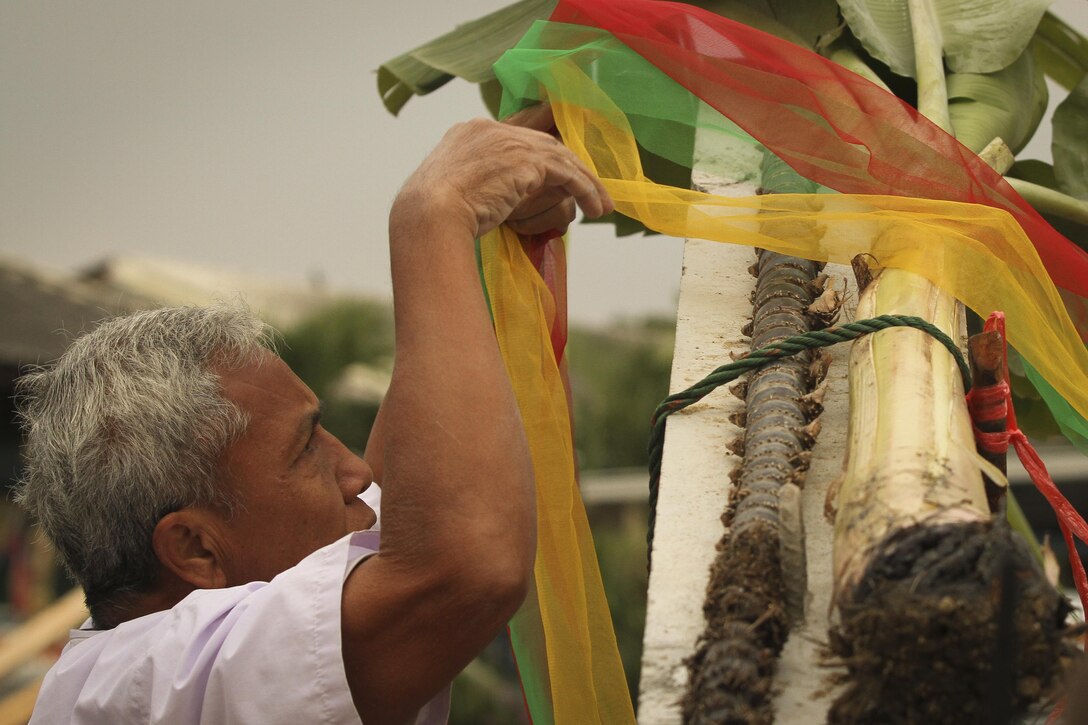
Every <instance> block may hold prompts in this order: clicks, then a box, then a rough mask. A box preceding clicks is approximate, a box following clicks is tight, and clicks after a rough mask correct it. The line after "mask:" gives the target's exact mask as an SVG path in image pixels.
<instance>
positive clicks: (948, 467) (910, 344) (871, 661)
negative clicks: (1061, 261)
mask: <svg viewBox="0 0 1088 725" xmlns="http://www.w3.org/2000/svg"><path fill="white" fill-rule="evenodd" d="M908 8H909V12H910V21H911V29H912V32H913V41H914V56H915V64H916V65H915V77H916V79H917V81H918V108H919V110H920V111H921V112H922V113H923V114H924V115H926V116H927V117H928V118H929V119H930V120H932V121H934V122H935V123H937V124H938V125H940V126H942V127H943V128H944V129H945V130H946V131H949V132H951V131H952V128H951V119H950V116H949V112H948V95H947V87H946V83H945V75H944V68H943V63H942V47H941V38H940V31H939V28H938V25H937V22H936V19H935V17H934V15H933V5H932V3H930V2H927V0H909V3H908ZM976 150H978V149H976ZM870 271H871V270H870ZM864 276H865V277H868V274H866V275H864ZM864 281H865V280H861V279H859V289H860V297H859V304H858V311H857V314H858V317H859V318H865V317H871V316H876V315H881V314H901V315H916V316H919V317H922V318H924V319H926V320H928V321H930V322H931V323H933V324H935V325H936V326H937V327H939V328H940V329H942V330H943V331H944V332H945V333H946V334H948V335H950V336H952V337H953V338H954V339H956V338H957V337H962V335H963V333H964V329H965V325H964V312H963V307H962V305H960V304H959V303H958V302H956V301H955V300H954V299H952V298H951V297H950V296H949V295H947V294H946V293H944V292H943V291H941V290H940V289H939V288H937V287H936V286H934V285H933V284H932V283H930V282H929V281H928V280H926V279H924V278H923V277H921V276H919V275H915V274H912V273H909V272H905V271H902V270H895V269H885V270H880V271H877V273H876V274H875V277H873V278H872V281H871V282H869V283H868V284H867V285H866V284H864ZM849 426H850V433H849V437H848V448H847V453H846V465H845V472H844V477H843V480H842V483H841V485H840V486H839V489H838V494H837V500H836V502H835V504H836V506H837V515H836V518H835V538H834V574H835V602H836V606H837V608H838V614H839V624H838V625H837V628H836V629H835V630H834V631H833V632H832V649H833V650H834V651H836V652H837V653H838V654H839V655H841V656H842V657H843V659H844V661H845V662H846V663H847V665H848V669H849V670H850V674H851V678H852V679H851V684H850V686H849V687H848V688H847V689H846V691H845V692H844V694H843V695H842V696H841V697H840V698H839V699H838V700H837V701H836V703H835V705H834V706H833V707H832V710H831V713H830V718H829V719H830V721H831V722H893V721H894V722H901V721H902V722H997V721H1006V720H1005V719H1002V718H1005V717H1006V714H1007V713H1010V712H1013V711H1016V710H1020V709H1022V708H1024V707H1025V706H1026V705H1027V704H1028V703H1030V702H1031V701H1033V700H1035V699H1037V698H1038V697H1040V696H1041V695H1042V694H1043V691H1044V689H1045V686H1046V685H1048V684H1050V683H1052V682H1053V681H1054V679H1055V677H1056V675H1057V673H1058V672H1059V664H1058V661H1059V650H1060V636H1059V632H1060V630H1061V625H1062V617H1063V616H1064V613H1065V610H1064V608H1063V604H1062V600H1061V598H1060V596H1059V595H1058V594H1057V593H1056V592H1055V591H1053V589H1052V588H1051V587H1050V586H1049V585H1048V584H1047V582H1046V581H1045V579H1044V577H1043V576H1042V572H1041V571H1040V570H1039V569H1038V567H1037V566H1035V563H1034V562H1033V560H1032V557H1031V555H1030V554H1029V553H1028V550H1027V547H1026V546H1025V545H1024V543H1023V542H1022V540H1021V539H1019V538H1018V537H1015V536H1013V535H1012V534H1011V532H1010V530H1009V527H1008V526H1007V524H1005V523H1003V522H1002V521H1001V518H1000V517H995V516H993V513H994V512H992V511H991V510H990V505H989V503H988V500H987V496H986V489H985V484H984V481H983V477H982V475H981V472H980V468H979V465H978V463H977V453H976V452H975V442H974V436H973V433H972V429H971V422H970V418H969V415H968V411H967V406H966V403H965V400H964V384H963V382H962V380H961V377H960V373H959V371H958V368H957V365H956V363H955V361H954V360H953V358H952V356H951V355H950V354H949V353H948V352H947V351H946V350H944V349H943V348H942V347H941V346H940V345H939V344H938V343H937V342H936V341H935V340H933V339H931V338H929V337H928V336H927V335H925V334H924V333H922V332H920V331H918V330H909V329H897V330H887V331H883V332H880V333H877V334H875V335H870V336H868V337H866V338H863V339H861V340H859V341H858V342H856V343H854V346H853V349H852V350H851V354H850V423H849ZM995 592H1005V593H1004V594H999V595H995ZM998 622H1001V623H1002V625H1001V626H1000V627H999V625H998ZM999 652H1000V653H1002V655H1003V656H1002V657H1000V660H1001V661H995V660H998V659H999V658H998V657H997V653H999ZM970 653H973V655H972V654H970ZM994 683H1010V684H1011V686H998V685H995V684H994ZM994 718H998V719H997V720H995V719H994Z"/></svg>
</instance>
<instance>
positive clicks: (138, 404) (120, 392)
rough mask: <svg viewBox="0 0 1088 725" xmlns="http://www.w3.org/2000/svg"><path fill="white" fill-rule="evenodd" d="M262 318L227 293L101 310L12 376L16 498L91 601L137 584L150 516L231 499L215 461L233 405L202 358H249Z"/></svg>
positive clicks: (220, 363)
mask: <svg viewBox="0 0 1088 725" xmlns="http://www.w3.org/2000/svg"><path fill="white" fill-rule="evenodd" d="M270 346H271V334H270V328H268V326H267V325H265V324H264V323H263V322H261V321H260V320H259V319H257V318H256V317H255V316H254V315H253V314H252V313H250V312H249V310H248V309H246V308H245V307H243V306H241V305H217V306H212V307H203V308H202V307H171V308H162V309H157V310H149V311H145V312H138V313H136V314H133V315H128V316H125V317H117V318H114V319H111V320H108V321H106V322H104V323H102V324H101V325H99V326H98V327H97V328H95V329H94V330H93V331H91V332H90V333H88V334H86V335H84V336H82V337H79V338H77V339H76V340H75V341H74V342H73V343H72V345H71V346H70V347H69V348H68V350H67V351H66V352H65V353H64V354H63V355H62V356H61V357H60V358H59V359H58V360H57V361H56V362H55V363H54V364H53V365H51V366H49V367H46V368H39V369H37V370H35V371H32V372H30V373H28V374H27V375H24V376H23V377H22V378H20V379H19V381H18V384H17V385H18V387H17V390H16V395H17V398H16V399H17V405H18V407H19V412H20V416H21V419H22V423H23V430H24V433H25V435H26V444H25V448H24V454H25V468H24V472H23V475H22V478H21V480H20V481H19V483H18V488H17V493H16V501H17V502H18V503H19V504H20V505H22V506H23V507H24V508H26V509H27V510H28V511H29V512H30V513H31V514H32V515H33V516H34V517H36V518H37V520H38V522H39V523H40V524H41V526H42V529H43V530H44V531H45V533H46V535H47V536H48V537H49V538H50V539H51V540H52V542H53V544H54V545H55V546H56V548H57V550H58V551H59V553H60V555H61V558H62V559H63V561H64V563H65V565H66V566H67V568H68V570H69V571H70V572H71V573H72V575H73V576H74V577H75V578H76V579H77V580H78V581H79V583H80V584H82V585H83V590H84V593H85V594H86V597H87V604H88V606H89V607H91V612H92V614H93V615H95V618H96V620H97V619H98V618H99V616H98V614H96V612H95V608H96V605H98V604H104V603H110V602H111V601H113V600H114V599H115V598H116V597H117V596H118V595H120V594H125V593H127V592H138V591H145V590H146V589H147V588H148V587H149V586H150V585H151V584H152V583H153V582H154V579H155V575H156V572H157V560H156V557H155V553H154V551H153V549H152V545H151V537H152V533H153V532H154V529H155V525H156V524H157V523H158V521H159V519H161V518H162V517H163V516H164V515H166V514H167V513H169V512H171V511H175V510H178V509H180V508H183V507H185V506H189V505H210V506H222V507H225V509H226V510H227V511H229V510H230V509H231V507H232V505H233V504H234V501H233V497H232V494H231V492H230V490H229V487H227V486H223V485H220V482H219V481H218V478H219V475H218V473H219V471H218V462H219V459H220V457H221V456H222V454H223V452H224V451H225V450H226V448H227V447H228V446H229V445H230V444H231V442H233V441H234V440H236V439H237V438H238V436H240V435H241V434H242V432H243V431H244V430H245V427H246V423H247V420H246V417H245V415H244V414H243V413H242V411H241V410H239V409H238V407H237V406H235V405H234V404H233V403H231V402H230V401H228V400H226V399H224V398H223V396H222V392H221V386H220V381H219V377H218V376H217V375H216V374H215V372H213V371H212V368H213V367H216V368H219V369H231V368H235V367H239V366H242V365H246V364H248V363H251V362H255V361H257V360H259V358H260V353H261V351H262V350H264V349H267V348H268V347H270Z"/></svg>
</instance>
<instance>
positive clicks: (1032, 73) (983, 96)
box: [947, 52, 1048, 153]
mask: <svg viewBox="0 0 1088 725" xmlns="http://www.w3.org/2000/svg"><path fill="white" fill-rule="evenodd" d="M947 83H948V113H949V116H950V117H951V119H952V129H953V130H954V131H955V134H956V138H957V139H959V140H960V142H961V143H963V145H964V146H966V147H967V148H969V149H971V150H972V151H974V152H975V153H978V152H979V151H981V150H982V149H983V148H985V147H986V144H988V143H990V141H992V140H993V139H994V138H996V137H998V136H1000V137H1001V139H1002V140H1004V141H1005V143H1006V144H1008V146H1009V148H1011V149H1012V151H1013V153H1016V152H1017V151H1019V150H1020V149H1022V148H1023V147H1024V144H1026V143H1027V142H1028V140H1029V139H1030V138H1031V136H1032V134H1033V133H1035V129H1036V128H1037V127H1038V125H1039V122H1040V121H1041V120H1042V118H1043V113H1044V112H1045V111H1046V104H1047V98H1048V92H1047V88H1046V79H1045V77H1044V76H1043V73H1042V71H1041V70H1040V69H1039V68H1038V67H1037V66H1036V64H1035V59H1034V56H1033V55H1032V54H1031V53H1030V52H1025V53H1021V54H1020V57H1019V58H1017V59H1016V61H1015V62H1014V63H1013V64H1012V65H1010V66H1009V67H1007V68H1004V69H1002V70H999V71H997V72H996V73H987V74H981V73H951V74H949V75H948V77H947Z"/></svg>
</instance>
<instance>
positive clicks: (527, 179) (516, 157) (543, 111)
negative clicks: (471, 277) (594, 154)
mask: <svg viewBox="0 0 1088 725" xmlns="http://www.w3.org/2000/svg"><path fill="white" fill-rule="evenodd" d="M553 125H554V122H553V119H552V113H551V108H550V107H548V106H535V107H533V108H530V109H526V110H525V111H522V112H520V113H517V114H514V116H512V117H510V118H509V119H508V120H507V121H506V122H505V123H498V122H495V121H488V120H483V119H478V120H474V121H469V122H468V123H463V124H459V125H457V126H454V127H453V128H452V129H450V131H449V132H447V133H446V135H445V137H444V138H443V139H442V141H441V143H439V145H438V147H437V148H435V150H434V151H433V152H432V153H431V154H430V156H428V157H427V159H426V160H424V162H423V164H422V165H421V166H420V168H419V169H418V170H417V171H416V173H415V174H413V175H412V177H411V178H410V179H409V180H408V181H407V182H406V183H405V185H404V188H403V189H402V190H401V193H400V196H399V197H398V199H397V203H396V204H394V210H393V214H394V215H397V214H400V213H406V212H408V211H409V210H410V213H412V215H415V214H418V213H419V212H420V211H424V212H426V211H427V209H435V207H434V206H433V205H435V204H437V205H439V206H438V208H437V209H435V211H436V212H437V213H440V214H443V215H445V217H446V218H447V220H448V221H450V222H452V223H460V224H463V225H464V228H465V229H466V231H468V233H469V234H470V235H471V236H472V237H479V236H482V235H484V234H486V233H487V232H489V231H490V230H492V229H494V228H495V227H497V226H498V225H499V224H501V223H503V222H504V221H509V222H510V226H511V228H513V229H514V231H516V232H518V233H519V234H525V235H531V234H539V233H542V232H545V231H550V230H553V229H554V230H558V231H563V230H565V229H566V227H567V225H568V224H570V222H571V221H572V220H573V219H574V207H575V204H577V206H579V207H581V209H582V211H583V212H585V214H586V215H588V216H590V217H597V216H601V215H602V214H607V213H608V212H610V211H612V209H613V205H612V200H611V199H610V198H609V196H608V192H607V191H605V189H604V186H603V185H602V184H601V182H600V180H599V179H597V177H596V176H595V175H594V174H593V173H592V172H591V171H590V170H589V169H588V168H586V166H585V164H583V163H582V161H581V160H580V159H579V158H578V157H577V156H575V155H574V154H573V153H571V151H570V150H569V149H567V148H566V147H565V146H563V144H562V143H561V142H559V141H558V140H557V139H555V138H554V137H552V136H551V135H550V134H549V133H548V131H550V130H551V129H552V128H553Z"/></svg>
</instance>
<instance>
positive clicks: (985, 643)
mask: <svg viewBox="0 0 1088 725" xmlns="http://www.w3.org/2000/svg"><path fill="white" fill-rule="evenodd" d="M1068 612H1069V604H1068V602H1067V601H1066V600H1065V598H1064V597H1062V596H1061V594H1059V593H1058V592H1057V591H1056V590H1055V589H1054V588H1053V587H1052V586H1051V585H1050V584H1049V583H1048V582H1047V581H1046V579H1045V577H1044V576H1043V573H1042V571H1041V570H1040V568H1039V567H1038V566H1037V564H1036V562H1035V560H1034V558H1033V557H1032V555H1031V553H1030V552H1029V551H1028V548H1027V546H1026V545H1025V544H1024V542H1023V541H1022V540H1021V539H1020V538H1019V537H1017V536H1013V535H1012V533H1011V532H1010V531H1009V528H1008V526H1007V525H1005V524H1004V523H1001V522H998V523H993V522H979V523H972V524H945V525H939V526H926V525H919V526H914V527H911V528H908V529H904V530H903V531H900V532H898V533H896V534H894V535H892V536H891V537H889V538H888V540H887V541H885V542H884V544H883V545H882V546H881V548H880V550H879V551H878V552H877V553H876V554H875V556H874V557H873V558H872V559H871V563H870V564H869V567H868V568H867V570H866V572H865V574H864V575H863V576H862V578H861V580H860V582H859V583H858V584H857V585H856V586H855V587H853V589H852V590H851V591H849V592H846V593H845V594H844V595H842V596H840V597H839V613H840V620H839V621H840V623H839V625H838V626H837V627H835V628H833V629H832V631H831V632H830V657H831V658H832V659H834V660H837V661H838V662H840V663H841V664H843V665H845V667H846V668H847V670H848V673H847V674H846V675H845V676H844V677H845V683H846V685H847V686H846V690H845V691H844V692H843V694H842V695H841V696H840V697H839V698H838V699H837V700H836V701H835V703H834V704H833V705H832V708H831V711H830V712H829V714H828V722H829V723H832V725H838V724H840V723H842V724H846V723H849V724H851V725H854V724H864V725H869V724H872V725H877V724H879V725H891V724H895V723H927V724H929V723H933V724H934V725H940V724H941V723H956V724H957V725H962V724H963V723H986V724H990V723H1007V722H1012V721H1013V718H1014V717H1015V716H1016V715H1017V714H1019V713H1023V712H1024V711H1025V709H1026V708H1027V707H1028V706H1029V705H1030V704H1031V703H1033V702H1037V701H1039V700H1040V699H1041V698H1043V697H1045V696H1047V695H1048V694H1050V693H1051V692H1052V691H1053V689H1054V688H1055V686H1056V685H1058V684H1059V683H1060V679H1061V677H1062V673H1063V670H1064V668H1065V666H1066V665H1067V664H1068V661H1069V657H1070V656H1071V655H1072V654H1073V652H1072V648H1071V646H1070V644H1069V643H1068V642H1067V640H1066V639H1064V638H1063V634H1064V632H1065V619H1066V615H1067V614H1068Z"/></svg>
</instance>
